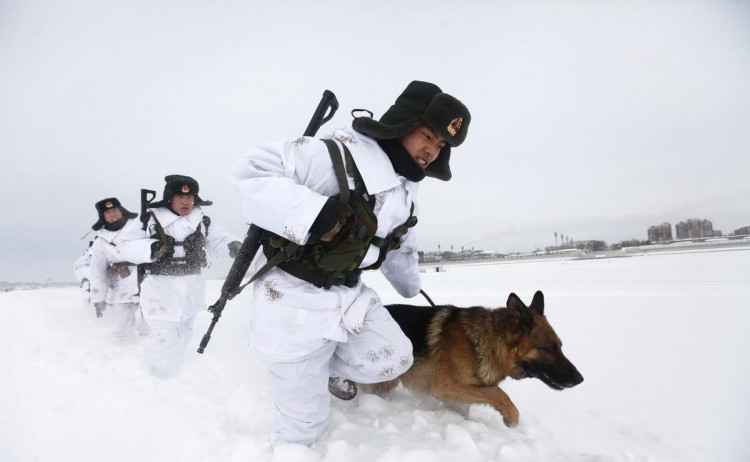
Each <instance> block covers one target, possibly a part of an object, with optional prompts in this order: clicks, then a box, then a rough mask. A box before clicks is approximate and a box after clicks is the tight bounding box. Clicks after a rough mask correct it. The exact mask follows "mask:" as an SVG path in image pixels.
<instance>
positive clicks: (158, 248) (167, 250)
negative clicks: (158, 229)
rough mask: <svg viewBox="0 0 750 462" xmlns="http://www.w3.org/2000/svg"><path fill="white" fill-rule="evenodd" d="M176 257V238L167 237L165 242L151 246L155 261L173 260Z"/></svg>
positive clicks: (157, 242)
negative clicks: (173, 256)
mask: <svg viewBox="0 0 750 462" xmlns="http://www.w3.org/2000/svg"><path fill="white" fill-rule="evenodd" d="M172 255H174V238H173V237H172V236H166V239H165V240H164V241H156V242H154V243H152V244H151V258H153V259H155V260H164V259H169V258H172Z"/></svg>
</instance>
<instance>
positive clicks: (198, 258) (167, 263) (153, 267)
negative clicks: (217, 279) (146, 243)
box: [147, 216, 211, 276]
mask: <svg viewBox="0 0 750 462" xmlns="http://www.w3.org/2000/svg"><path fill="white" fill-rule="evenodd" d="M201 224H203V227H204V228H205V230H206V234H205V235H204V234H203V233H202V232H201ZM210 225H211V218H209V217H207V216H203V219H202V220H201V223H199V224H198V227H197V228H196V229H195V231H193V232H192V233H191V234H190V235H189V236H188V237H186V238H185V240H183V241H175V242H174V246H175V247H182V248H184V249H185V256H184V257H177V258H175V257H168V258H163V259H159V260H156V261H155V262H153V263H149V264H148V265H147V270H148V272H149V274H158V275H166V276H187V275H191V274H200V272H201V269H202V268H205V267H206V266H208V260H207V258H206V251H205V249H204V247H205V245H206V236H208V227H209V226H210ZM157 226H161V225H159V224H157ZM160 234H161V233H159V232H157V233H155V234H153V235H152V236H151V237H152V238H153V239H159V236H160Z"/></svg>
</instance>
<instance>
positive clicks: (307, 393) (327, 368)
mask: <svg viewBox="0 0 750 462" xmlns="http://www.w3.org/2000/svg"><path fill="white" fill-rule="evenodd" d="M332 137H334V138H335V139H336V140H337V142H338V143H339V144H340V143H341V142H344V143H345V144H346V146H347V147H348V148H349V150H350V151H351V153H352V157H353V158H354V161H355V163H356V165H357V167H358V168H359V171H360V173H361V175H362V178H363V180H364V182H365V184H366V187H367V191H368V192H369V193H370V194H372V195H374V196H375V197H376V205H375V209H374V212H375V214H376V215H377V217H378V228H377V233H376V235H377V236H380V237H385V236H386V235H387V234H389V233H390V232H391V231H392V230H393V229H394V228H396V227H397V226H399V225H401V224H403V223H404V222H405V221H406V220H407V219H408V218H409V216H410V210H411V206H412V202H414V203H415V204H416V196H417V189H418V183H415V182H411V181H408V180H407V179H405V178H404V177H402V176H400V175H398V174H396V172H395V171H394V170H393V167H392V165H391V163H390V160H389V159H388V157H387V155H386V154H385V152H383V150H382V149H381V148H380V146H379V145H378V144H377V142H376V141H375V140H373V139H371V138H369V137H366V136H363V135H361V134H358V133H356V132H354V131H352V130H336V131H335V132H334V134H333V136H332ZM342 152H343V150H342ZM342 159H343V155H342ZM230 176H231V181H232V183H233V186H234V187H235V189H236V191H237V192H238V193H239V196H240V203H241V209H242V214H243V216H244V217H245V218H246V219H247V220H249V221H250V222H252V223H254V224H256V225H258V226H260V227H261V228H264V229H266V230H269V231H271V232H273V233H276V234H278V235H280V236H283V237H285V238H287V239H289V240H291V241H293V242H296V243H298V244H304V243H305V242H306V241H307V239H308V238H309V229H310V227H311V225H312V224H313V222H314V221H315V219H316V217H317V215H318V213H319V212H320V210H321V208H322V207H323V205H324V204H325V202H326V200H327V199H328V197H329V196H333V195H336V194H337V193H338V192H339V187H338V183H337V181H336V178H335V174H334V170H333V166H332V163H331V159H330V155H329V153H328V149H327V148H326V146H325V144H324V143H323V142H322V141H321V140H318V139H314V138H307V137H302V138H298V139H295V140H288V141H285V142H280V143H276V144H265V145H259V146H256V147H253V148H251V149H250V150H249V151H248V152H246V153H245V154H244V155H243V156H242V157H240V158H239V159H238V160H237V161H236V162H235V164H234V165H233V167H232V170H231V174H230ZM347 176H348V175H347ZM348 181H349V187H350V189H354V181H353V179H352V178H351V177H348ZM415 215H416V208H415ZM416 250H417V249H416V238H415V233H414V228H411V230H410V231H409V232H408V233H407V234H406V235H405V236H404V239H403V243H402V245H401V247H400V248H399V249H397V250H394V251H391V252H390V253H389V254H388V257H387V258H386V260H385V261H384V263H383V265H382V267H381V271H382V273H383V274H384V275H385V277H386V278H387V279H388V281H389V282H390V283H391V285H392V286H393V287H394V288H395V289H396V291H397V292H398V293H399V294H401V295H402V296H404V297H413V296H415V295H417V294H418V293H419V290H420V288H421V281H420V275H419V268H418V256H417V251H416ZM260 253H261V254H262V252H260ZM378 255H379V250H378V249H377V248H375V247H372V246H371V247H370V249H369V251H368V253H367V255H366V256H365V259H364V261H363V262H362V264H361V265H360V266H361V267H362V268H364V267H366V266H369V265H371V264H372V263H374V262H375V261H376V259H377V257H378ZM258 260H259V261H256V265H255V266H256V267H258V266H260V265H261V264H262V263H265V258H264V257H263V256H262V255H261V257H260V258H259V259H258ZM252 307H253V316H252V324H251V335H252V344H253V346H254V348H255V350H256V351H257V353H258V354H259V356H260V358H261V359H262V360H263V361H264V362H265V364H266V366H267V368H268V370H269V373H270V379H271V388H272V390H273V394H274V400H275V405H276V415H275V421H274V428H273V430H272V432H271V442H272V444H279V443H300V444H311V443H313V442H314V441H316V440H317V439H318V438H319V437H320V435H321V434H322V433H323V431H324V430H325V426H326V421H327V418H328V413H329V404H330V398H329V393H328V389H327V383H328V377H329V376H331V377H344V378H348V379H351V380H354V381H356V382H359V383H375V382H381V381H385V380H389V379H393V378H395V377H397V376H399V375H400V374H402V373H403V372H405V371H406V370H407V369H408V368H409V367H410V366H411V364H412V362H413V357H412V345H411V343H410V341H409V340H408V338H406V336H405V335H404V334H403V333H402V331H401V330H400V328H399V326H398V325H397V324H396V322H395V321H394V320H393V319H392V318H391V316H390V314H389V313H388V311H387V310H386V309H385V308H384V307H383V304H382V303H381V301H380V298H379V297H378V294H377V293H376V292H375V291H373V290H372V289H370V288H369V287H367V286H366V285H364V284H363V283H362V282H361V281H360V282H359V283H358V284H357V285H356V286H355V287H352V288H349V287H346V286H343V285H339V286H333V287H331V288H330V289H327V290H326V289H323V288H318V287H316V286H314V285H313V284H310V283H308V282H305V281H303V280H300V279H298V278H295V277H294V276H291V275H289V274H288V273H285V272H284V271H282V270H280V269H278V268H274V269H272V270H271V271H269V272H268V273H266V274H265V275H264V276H263V277H262V278H261V279H259V280H258V281H257V282H255V286H254V289H253V296H252Z"/></svg>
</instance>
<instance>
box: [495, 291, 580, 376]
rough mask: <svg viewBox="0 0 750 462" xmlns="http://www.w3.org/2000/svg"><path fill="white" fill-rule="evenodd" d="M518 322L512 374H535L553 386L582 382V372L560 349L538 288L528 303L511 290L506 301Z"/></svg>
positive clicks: (542, 295)
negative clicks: (528, 304) (546, 315)
mask: <svg viewBox="0 0 750 462" xmlns="http://www.w3.org/2000/svg"><path fill="white" fill-rule="evenodd" d="M506 306H507V307H508V309H510V310H511V311H512V312H514V313H515V314H516V316H517V317H518V323H519V332H520V333H521V335H519V336H518V337H517V341H518V343H517V346H516V348H515V350H514V351H515V354H516V358H515V367H514V371H513V374H511V377H513V378H514V379H523V378H526V377H535V378H537V379H539V380H541V381H542V382H544V383H545V384H546V385H547V386H548V387H550V388H554V389H555V390H562V389H564V388H571V387H574V386H576V385H578V384H579V383H581V382H583V376H582V375H581V373H580V372H578V369H576V367H575V366H574V365H573V363H571V362H570V361H569V360H568V358H566V357H565V355H564V354H563V352H562V342H561V341H560V338H559V337H558V336H557V334H556V333H555V331H554V329H552V326H550V324H549V322H547V318H546V317H545V316H544V294H542V292H541V291H537V292H536V293H535V294H534V299H533V300H532V301H531V305H530V306H526V305H525V304H524V303H523V302H522V301H521V299H520V298H518V296H517V295H516V294H514V293H512V294H510V296H509V297H508V303H507V305H506Z"/></svg>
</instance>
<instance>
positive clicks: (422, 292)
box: [419, 289, 435, 307]
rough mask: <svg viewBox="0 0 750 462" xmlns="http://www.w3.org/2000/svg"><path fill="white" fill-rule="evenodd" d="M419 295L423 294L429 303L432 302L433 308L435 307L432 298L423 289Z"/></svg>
mask: <svg viewBox="0 0 750 462" xmlns="http://www.w3.org/2000/svg"><path fill="white" fill-rule="evenodd" d="M419 293H420V294H422V295H424V298H426V299H427V301H428V302H430V305H432V306H433V307H434V306H435V302H433V301H432V299H431V298H430V296H429V295H427V292H425V291H424V290H422V289H419Z"/></svg>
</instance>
